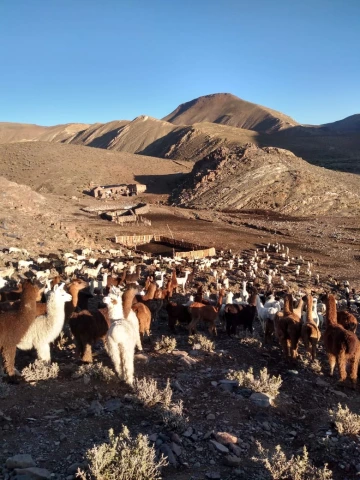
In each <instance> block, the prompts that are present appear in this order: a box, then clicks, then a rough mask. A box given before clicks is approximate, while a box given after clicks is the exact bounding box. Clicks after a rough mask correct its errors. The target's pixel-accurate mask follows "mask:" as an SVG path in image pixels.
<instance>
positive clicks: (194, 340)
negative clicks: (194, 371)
mask: <svg viewBox="0 0 360 480" xmlns="http://www.w3.org/2000/svg"><path fill="white" fill-rule="evenodd" d="M189 343H190V345H193V346H194V347H195V346H197V348H198V349H199V350H203V351H204V352H213V351H214V349H215V344H214V342H212V341H211V340H210V339H209V338H207V337H205V335H201V333H196V334H195V335H191V336H190V337H189Z"/></svg>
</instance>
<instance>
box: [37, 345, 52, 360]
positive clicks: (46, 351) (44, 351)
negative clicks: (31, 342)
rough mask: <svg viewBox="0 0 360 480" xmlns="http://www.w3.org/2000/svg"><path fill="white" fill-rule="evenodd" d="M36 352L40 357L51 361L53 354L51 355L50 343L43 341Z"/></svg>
mask: <svg viewBox="0 0 360 480" xmlns="http://www.w3.org/2000/svg"><path fill="white" fill-rule="evenodd" d="M36 352H37V356H38V359H39V360H41V361H43V362H46V363H50V362H51V355H50V344H49V343H43V344H41V345H38V346H37V347H36Z"/></svg>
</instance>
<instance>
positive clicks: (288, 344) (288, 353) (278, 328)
mask: <svg viewBox="0 0 360 480" xmlns="http://www.w3.org/2000/svg"><path fill="white" fill-rule="evenodd" d="M275 334H276V336H277V338H278V340H279V343H280V345H281V347H282V349H283V352H284V355H285V357H286V358H289V357H291V358H292V359H295V358H296V356H297V349H298V344H299V339H300V336H301V320H300V317H299V315H297V314H296V313H295V312H294V308H293V298H292V295H291V294H287V295H286V296H285V301H284V312H283V315H282V316H281V315H279V314H277V315H276V317H275Z"/></svg>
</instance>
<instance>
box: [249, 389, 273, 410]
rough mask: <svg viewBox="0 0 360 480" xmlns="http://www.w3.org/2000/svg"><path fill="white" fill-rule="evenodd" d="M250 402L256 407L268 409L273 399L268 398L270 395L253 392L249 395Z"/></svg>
mask: <svg viewBox="0 0 360 480" xmlns="http://www.w3.org/2000/svg"><path fill="white" fill-rule="evenodd" d="M250 400H251V401H252V402H253V403H254V404H255V405H257V406H258V407H263V408H267V407H270V406H271V405H272V403H273V399H272V398H271V397H270V395H267V394H266V393H259V392H254V393H253V394H252V395H251V397H250Z"/></svg>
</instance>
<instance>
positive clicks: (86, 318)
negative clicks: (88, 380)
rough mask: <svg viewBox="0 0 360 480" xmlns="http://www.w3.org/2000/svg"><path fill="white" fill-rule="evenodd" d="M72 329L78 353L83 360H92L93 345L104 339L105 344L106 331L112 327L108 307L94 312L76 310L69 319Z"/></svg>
mask: <svg viewBox="0 0 360 480" xmlns="http://www.w3.org/2000/svg"><path fill="white" fill-rule="evenodd" d="M69 325H70V330H71V333H72V334H73V336H74V338H75V344H76V353H77V354H78V355H79V357H80V358H81V360H82V361H83V362H89V363H91V362H92V348H91V347H92V345H93V344H94V343H95V342H97V341H98V340H102V342H103V343H104V345H105V339H106V333H107V331H108V330H109V327H110V319H109V316H108V309H107V307H106V308H99V309H97V310H95V311H93V312H90V311H89V310H81V312H78V313H77V312H74V313H73V314H72V316H71V318H70V320H69Z"/></svg>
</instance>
